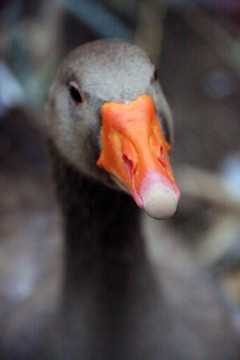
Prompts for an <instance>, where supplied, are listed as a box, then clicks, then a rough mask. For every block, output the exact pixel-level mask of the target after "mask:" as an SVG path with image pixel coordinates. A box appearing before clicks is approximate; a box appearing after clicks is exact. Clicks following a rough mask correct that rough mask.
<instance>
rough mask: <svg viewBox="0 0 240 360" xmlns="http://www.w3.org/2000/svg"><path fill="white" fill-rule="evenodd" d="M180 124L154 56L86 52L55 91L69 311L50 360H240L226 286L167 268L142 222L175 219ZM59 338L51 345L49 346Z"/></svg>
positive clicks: (73, 57) (110, 44)
mask: <svg viewBox="0 0 240 360" xmlns="http://www.w3.org/2000/svg"><path fill="white" fill-rule="evenodd" d="M172 139H173V124H172V118H171V113H170V110H169V106H168V103H167V101H166V99H165V97H164V94H163V92H162V89H161V87H160V84H159V80H158V76H157V71H156V69H155V67H154V65H153V64H152V62H151V60H150V59H149V57H148V55H147V54H146V53H145V51H144V50H142V49H140V48H139V47H138V46H136V45H134V44H132V43H129V42H126V41H123V40H120V39H105V40H97V41H93V42H89V43H86V44H84V45H81V46H80V47H78V48H77V49H76V50H74V51H73V52H71V53H70V54H69V55H68V56H67V57H66V58H65V60H63V62H62V64H61V66H60V69H59V71H58V73H57V76H56V79H55V81H54V83H53V85H52V87H51V89H50V100H49V106H48V145H49V152H50V157H51V161H52V167H53V173H54V179H55V181H56V190H57V196H58V200H59V204H60V207H61V212H62V222H63V231H64V239H65V243H64V251H65V267H64V269H65V272H64V281H63V286H62V301H61V311H59V313H58V315H57V317H56V320H55V322H54V325H52V327H51V326H50V327H49V328H48V331H46V338H45V341H44V342H43V343H44V344H43V346H45V347H44V350H42V349H41V350H39V353H38V355H39V354H41V352H40V351H43V352H42V354H43V353H44V357H43V358H47V359H48V358H49V359H80V360H85V359H89V360H90V359H94V360H120V359H121V360H123V359H124V360H137V359H138V360H139V359H149V360H150V359H151V360H160V359H163V360H177V359H178V360H190V359H191V360H192V359H199V360H203V359H204V360H205V359H208V360H216V359H220V360H234V359H239V352H238V342H237V338H236V335H235V331H234V329H233V327H232V325H231V320H230V316H229V312H228V310H227V307H226V304H225V303H224V301H223V299H222V296H221V293H220V291H219V288H218V286H217V285H216V282H215V281H214V280H213V278H212V277H211V275H210V274H209V273H208V272H206V271H205V270H203V269H201V268H200V267H199V266H198V265H196V264H192V263H190V265H189V264H188V263H186V264H184V265H183V266H182V267H178V266H177V265H176V264H175V263H174V258H172V257H167V258H166V259H165V261H162V262H159V261H156V258H157V256H154V252H156V251H159V252H160V253H161V247H159V248H157V249H155V250H154V251H152V252H150V251H148V250H147V249H148V246H149V244H148V238H147V237H146V236H145V235H144V232H143V230H142V225H141V214H143V213H146V214H147V216H150V217H152V218H154V219H165V218H168V217H170V216H172V215H173V214H174V213H175V211H176V208H177V204H178V200H179V198H180V192H179V189H178V187H177V185H176V182H175V180H174V175H173V172H172V168H171V165H170V161H169V154H170V150H171V144H172ZM49 333H51V336H50V335H49Z"/></svg>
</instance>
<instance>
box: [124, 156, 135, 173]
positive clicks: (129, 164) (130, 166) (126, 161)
mask: <svg viewBox="0 0 240 360" xmlns="http://www.w3.org/2000/svg"><path fill="white" fill-rule="evenodd" d="M122 159H123V163H124V165H125V166H126V167H127V169H128V170H129V171H130V172H132V171H133V162H132V160H130V159H129V158H128V156H127V155H126V154H123V155H122Z"/></svg>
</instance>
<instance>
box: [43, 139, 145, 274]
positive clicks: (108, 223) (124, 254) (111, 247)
mask: <svg viewBox="0 0 240 360" xmlns="http://www.w3.org/2000/svg"><path fill="white" fill-rule="evenodd" d="M49 148H50V154H51V157H52V161H53V170H54V177H55V181H56V184H57V195H58V199H59V201H60V204H61V208H62V214H63V226H64V232H65V238H66V241H65V254H66V277H68V276H73V275H72V274H73V273H74V274H76V273H79V272H80V271H81V270H82V269H81V267H82V264H83V263H85V262H89V261H91V262H92V261H95V263H97V262H99V263H105V262H106V261H107V262H109V261H111V260H110V259H112V262H113V264H114V266H118V265H119V264H120V263H122V262H123V263H125V262H129V263H133V262H135V261H134V259H135V260H137V259H138V260H139V259H142V258H143V257H144V256H143V254H144V251H143V241H142V238H141V234H140V233H141V231H140V222H139V209H138V208H137V206H136V204H135V203H134V201H133V200H132V199H131V198H130V197H129V196H128V195H125V194H123V193H121V192H118V191H114V190H111V189H109V188H107V187H105V186H104V185H102V184H100V183H97V182H96V181H94V180H92V179H90V178H87V177H86V176H83V175H82V174H80V173H79V172H78V171H77V170H76V169H74V167H72V166H71V165H69V164H68V163H67V162H66V160H65V159H64V158H63V157H62V156H61V154H60V153H59V151H58V150H57V149H56V147H55V145H54V143H53V141H52V140H49ZM103 260H104V261H103Z"/></svg>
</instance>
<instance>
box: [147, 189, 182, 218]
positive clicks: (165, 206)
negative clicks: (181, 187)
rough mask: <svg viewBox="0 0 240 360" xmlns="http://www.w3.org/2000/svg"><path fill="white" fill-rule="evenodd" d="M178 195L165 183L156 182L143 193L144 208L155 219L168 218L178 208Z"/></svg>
mask: <svg viewBox="0 0 240 360" xmlns="http://www.w3.org/2000/svg"><path fill="white" fill-rule="evenodd" d="M177 205H178V195H177V194H176V193H175V191H173V190H172V189H171V188H169V187H167V186H165V185H164V184H161V183H160V184H154V185H153V186H151V187H149V188H148V189H147V190H146V191H145V193H144V195H143V208H144V210H145V211H146V213H147V214H148V215H149V216H151V217H152V218H155V219H159V220H160V219H161V220H162V219H167V218H169V217H171V216H172V215H173V214H174V213H175V212H176V210H177Z"/></svg>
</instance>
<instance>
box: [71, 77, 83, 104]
mask: <svg viewBox="0 0 240 360" xmlns="http://www.w3.org/2000/svg"><path fill="white" fill-rule="evenodd" d="M69 92H70V95H71V97H72V99H73V100H74V102H75V103H76V104H82V103H83V96H82V95H81V93H80V91H79V89H78V87H77V85H76V84H74V83H73V82H70V84H69Z"/></svg>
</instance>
